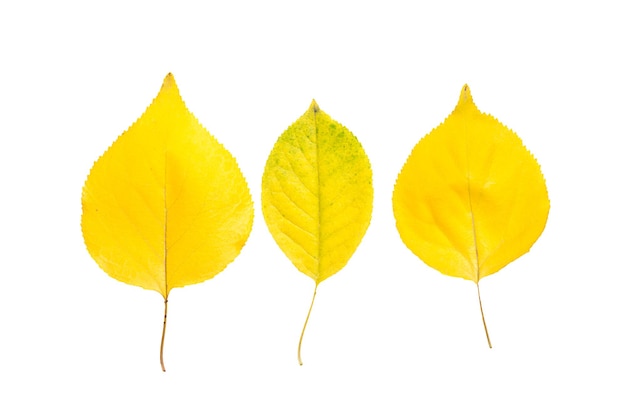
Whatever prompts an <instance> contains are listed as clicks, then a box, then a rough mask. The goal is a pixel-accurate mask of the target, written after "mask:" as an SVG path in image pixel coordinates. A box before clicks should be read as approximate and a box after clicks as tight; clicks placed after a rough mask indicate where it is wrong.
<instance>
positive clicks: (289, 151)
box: [261, 101, 373, 364]
mask: <svg viewBox="0 0 626 415" xmlns="http://www.w3.org/2000/svg"><path fill="white" fill-rule="evenodd" d="M261 200H262V206H263V215H264V216H265V222H266V223H267V226H268V228H269V230H270V232H271V234H272V236H273V237H274V239H275V241H276V243H277V244H278V246H279V247H280V249H281V250H282V251H283V252H284V253H285V255H286V256H287V257H288V258H289V259H290V260H291V262H292V263H293V264H294V265H295V266H296V268H298V269H299V270H300V271H301V272H302V273H304V274H305V275H307V276H309V277H310V278H312V279H313V281H315V291H314V294H313V300H315V293H316V292H317V286H318V285H319V283H321V282H322V281H324V280H325V279H327V278H328V277H330V276H332V275H334V274H335V273H336V272H337V271H339V270H340V269H342V268H343V267H344V266H345V265H346V264H347V262H348V260H349V259H350V257H351V256H352V254H353V253H354V252H355V250H356V248H357V247H358V245H359V243H360V242H361V239H362V238H363V235H365V232H366V230H367V228H368V226H369V223H370V219H371V215H372V200H373V188H372V169H371V167H370V163H369V159H368V158H367V155H366V154H365V151H364V150H363V147H362V146H361V144H360V143H359V142H358V140H357V139H356V137H355V136H354V135H353V134H352V133H351V132H350V131H349V130H348V129H347V128H345V127H344V126H342V125H341V124H339V123H338V122H336V121H334V120H333V119H332V118H330V117H329V116H328V114H326V113H325V112H323V111H322V110H320V109H319V107H318V106H317V104H316V103H315V101H313V103H312V104H311V106H310V107H309V109H308V110H307V111H306V112H305V113H304V115H302V116H301V117H300V118H299V119H298V120H297V121H296V122H295V123H293V124H292V125H291V126H290V127H289V128H288V129H287V130H286V131H285V132H284V133H283V134H282V135H281V136H280V137H279V139H278V141H277V142H276V144H275V145H274V148H273V149H272V152H271V153H270V155H269V157H268V159H267V163H266V165H265V172H264V174H263V182H262V193H261ZM312 306H313V302H311V307H312ZM310 311H311V310H310V309H309V313H310ZM308 317H309V316H308V315H307V321H308ZM305 327H306V322H305ZM302 334H304V329H303V331H302ZM300 342H302V337H301V338H300ZM298 359H299V360H300V346H299V347H298ZM300 364H302V361H301V360H300Z"/></svg>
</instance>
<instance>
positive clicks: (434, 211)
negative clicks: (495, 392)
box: [393, 85, 550, 347]
mask: <svg viewBox="0 0 626 415" xmlns="http://www.w3.org/2000/svg"><path fill="white" fill-rule="evenodd" d="M549 209H550V202H549V199H548V191H547V188H546V183H545V180H544V178H543V175H542V174H541V169H540V167H539V164H538V163H537V161H536V160H535V158H534V157H533V156H532V154H531V153H530V152H529V151H528V150H527V149H526V147H524V145H523V144H522V141H521V140H520V138H519V137H518V136H517V135H516V134H515V133H514V132H513V131H511V130H510V129H508V128H507V127H505V126H504V125H502V124H501V123H500V122H498V120H496V119H495V118H494V117H492V116H490V115H487V114H484V113H481V112H480V111H479V110H478V108H477V107H476V105H475V104H474V101H473V100H472V96H471V94H470V90H469V88H468V87H467V85H465V86H464V87H463V90H462V91H461V97H460V98H459V102H458V104H457V106H456V108H455V109H454V111H453V112H452V114H450V116H449V117H448V118H446V120H445V121H444V122H443V123H442V124H441V125H439V126H438V127H437V128H435V129H434V130H433V131H432V132H430V133H429V134H428V135H426V136H425V137H424V138H423V139H422V140H420V141H419V143H418V144H417V145H416V146H415V147H414V148H413V151H412V152H411V154H410V156H409V158H408V160H407V161H406V164H405V165H404V167H403V168H402V171H401V172H400V174H399V175H398V179H397V181H396V185H395V188H394V192H393V211H394V216H395V218H396V226H397V228H398V232H399V233H400V236H401V238H402V241H403V242H404V243H405V245H406V246H407V247H408V248H409V249H410V250H411V251H413V253H414V254H415V255H417V256H418V257H419V258H421V259H422V260H423V261H424V262H425V263H426V264H428V265H430V266H431V267H433V268H435V269H437V270H439V271H440V272H442V273H443V274H446V275H450V276H453V277H460V278H465V279H468V280H471V281H474V282H475V283H476V284H477V285H478V282H479V280H480V279H481V278H483V277H486V276H488V275H490V274H493V273H494V272H496V271H498V270H500V269H501V268H502V267H504V266H505V265H507V264H508V263H510V262H511V261H513V260H515V259H516V258H518V257H520V256H521V255H523V254H524V253H526V252H528V250H529V249H530V247H531V246H532V245H533V243H534V242H535V241H536V240H537V238H539V235H541V233H542V232H543V229H544V227H545V224H546V221H547V219H548V211H549ZM478 294H479V304H480V290H479V291H478ZM481 313H482V304H481ZM483 322H484V317H483ZM486 330H487V327H486V325H485V332H486ZM487 340H488V341H489V335H488V334H487ZM489 346H490V347H491V342H490V341H489Z"/></svg>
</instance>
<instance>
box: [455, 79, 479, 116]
mask: <svg viewBox="0 0 626 415" xmlns="http://www.w3.org/2000/svg"><path fill="white" fill-rule="evenodd" d="M467 107H476V104H474V99H473V98H472V93H471V91H470V88H469V86H468V85H467V84H465V85H463V88H461V95H460V96H459V102H458V103H457V104H456V108H455V110H458V109H461V108H467Z"/></svg>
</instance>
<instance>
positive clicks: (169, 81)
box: [161, 72, 178, 91]
mask: <svg viewBox="0 0 626 415" xmlns="http://www.w3.org/2000/svg"><path fill="white" fill-rule="evenodd" d="M168 89H174V90H176V91H178V86H177V85H176V81H175V80H174V75H173V74H172V73H171V72H168V74H167V75H165V79H164V80H163V86H161V91H165V90H168Z"/></svg>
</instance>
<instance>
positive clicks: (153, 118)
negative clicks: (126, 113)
mask: <svg viewBox="0 0 626 415" xmlns="http://www.w3.org/2000/svg"><path fill="white" fill-rule="evenodd" d="M82 206H83V214H82V219H81V226H82V231H83V237H84V239H85V244H86V246H87V250H88V251H89V253H90V254H91V256H92V257H93V259H94V260H95V261H96V262H97V263H98V265H99V266H100V268H102V269H103V270H104V271H105V272H106V273H107V274H108V275H110V276H111V277H113V278H115V279H117V280H119V281H122V282H125V283H128V284H132V285H137V286H140V287H143V288H146V289H150V290H154V291H158V292H159V293H161V295H162V296H163V298H164V300H165V310H166V312H165V315H166V317H167V299H168V296H169V293H170V291H171V290H172V288H176V287H183V286H185V285H189V284H196V283H199V282H202V281H205V280H207V279H209V278H212V277H213V276H215V275H216V274H217V273H219V272H220V271H222V270H223V269H224V268H225V267H226V266H227V265H228V264H229V263H230V262H231V261H233V260H234V259H235V257H236V256H237V255H238V254H239V252H240V250H241V248H242V247H243V245H244V244H245V242H246V240H247V238H248V235H249V234H250V230H251V227H252V219H253V208H252V199H251V196H250V191H249V189H248V186H247V184H246V181H245V179H244V177H243V175H242V173H241V171H240V170H239V167H238V166H237V162H236V161H235V159H234V158H233V156H232V155H231V154H230V153H229V152H228V151H227V150H226V149H225V148H224V147H223V146H222V145H221V144H220V143H219V142H217V140H215V138H213V136H211V134H209V132H208V131H206V130H205V129H204V127H202V125H200V123H199V122H198V120H197V119H196V118H195V117H194V116H193V114H191V113H190V112H189V110H188V109H187V108H186V106H185V103H184V102H183V100H182V98H181V97H180V94H179V92H178V87H177V86H176V83H175V81H174V77H173V76H172V75H171V74H168V75H167V77H166V78H165V80H164V82H163V86H162V87H161V91H160V92H159V94H158V95H157V97H156V98H155V99H154V101H153V102H152V104H151V105H150V106H149V107H148V109H147V110H146V112H145V113H144V114H143V115H142V116H141V117H140V118H139V119H138V120H137V121H136V122H135V123H134V124H133V125H132V126H131V127H130V128H129V129H128V130H127V131H126V132H124V133H123V134H122V135H121V136H120V137H119V138H118V139H117V140H116V141H115V142H114V143H113V144H112V145H111V147H109V149H108V150H107V151H106V152H105V153H104V154H103V155H102V156H101V157H100V158H99V159H98V161H96V163H95V164H94V166H93V167H92V169H91V172H90V173H89V176H88V177H87V181H86V182H85V186H84V188H83V195H82ZM163 335H165V321H164V323H163ZM161 365H163V343H161ZM163 370H165V368H163Z"/></svg>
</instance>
